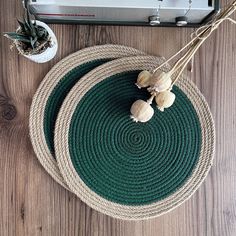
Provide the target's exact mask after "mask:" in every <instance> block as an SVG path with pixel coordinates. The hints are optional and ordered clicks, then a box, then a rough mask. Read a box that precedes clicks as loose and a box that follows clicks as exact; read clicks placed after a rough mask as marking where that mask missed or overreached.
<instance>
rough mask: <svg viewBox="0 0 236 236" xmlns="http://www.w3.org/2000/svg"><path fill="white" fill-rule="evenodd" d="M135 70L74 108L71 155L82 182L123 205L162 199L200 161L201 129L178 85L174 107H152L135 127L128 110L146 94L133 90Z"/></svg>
mask: <svg viewBox="0 0 236 236" xmlns="http://www.w3.org/2000/svg"><path fill="white" fill-rule="evenodd" d="M138 73H139V72H138V71H131V72H126V73H122V74H118V75H114V76H112V77H110V78H107V79H105V80H103V81H102V82H100V83H98V84H97V85H95V86H94V87H93V88H92V89H91V90H90V91H89V92H87V93H86V94H85V96H84V97H83V98H82V100H81V101H80V102H79V104H78V106H77V107H76V110H75V113H74V114H73V117H72V120H71V124H70V130H69V140H68V142H69V151H70V156H71V159H72V163H73V165H74V168H75V170H76V171H77V173H78V175H79V176H80V178H81V179H82V180H83V181H84V183H85V184H86V185H87V186H88V187H89V188H90V189H91V190H93V191H94V192H96V193H97V194H98V195H100V196H102V197H103V198H105V199H107V200H110V201H113V202H116V203H120V204H124V205H145V204H149V203H153V202H157V201H159V200H161V199H164V198H166V197H168V196H169V195H171V194H172V193H173V192H175V191H176V190H177V189H179V188H180V187H181V186H183V184H184V183H185V182H186V180H187V179H188V178H189V177H190V176H191V173H192V172H193V169H194V167H195V165H196V163H197V161H198V159H199V155H200V148H201V127H200V122H199V119H198V116H197V114H196V111H195V109H194V107H193V105H192V103H191V102H190V100H189V99H188V98H187V96H186V95H185V94H184V93H183V92H182V91H181V90H180V89H179V88H178V87H176V86H174V88H173V92H174V93H175V95H176V101H175V103H174V105H173V106H172V107H170V108H168V109H166V110H165V111H164V112H160V111H159V110H158V109H157V108H155V103H154V104H153V107H154V109H155V114H154V117H153V118H152V119H151V120H150V121H149V122H147V123H134V122H133V121H132V120H131V119H130V117H129V114H130V111H129V110H130V107H131V105H132V103H133V102H134V101H135V100H137V99H143V100H147V99H148V98H149V93H147V92H146V91H145V90H139V89H138V88H137V87H136V86H135V81H136V79H137V75H138Z"/></svg>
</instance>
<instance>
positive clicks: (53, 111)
mask: <svg viewBox="0 0 236 236" xmlns="http://www.w3.org/2000/svg"><path fill="white" fill-rule="evenodd" d="M110 60H111V59H99V60H94V61H91V62H87V63H84V64H82V65H80V66H78V67H76V68H74V69H72V70H71V71H70V72H69V73H67V74H66V75H65V76H64V77H63V78H62V79H61V80H60V82H59V83H58V84H57V85H56V86H55V88H54V89H53V91H52V93H51V95H50V96H49V98H48V101H47V104H46V107H45V112H44V133H45V139H46V143H47V146H48V148H49V150H50V152H51V154H52V155H53V156H55V151H54V144H53V139H54V138H53V137H54V127H55V123H56V118H57V115H58V112H59V109H60V107H61V105H62V103H63V101H64V99H65V97H66V95H67V94H68V92H69V91H70V90H71V88H72V87H73V86H74V85H75V83H76V82H77V81H78V80H79V79H80V78H81V77H82V76H84V75H85V74H86V73H88V72H89V71H91V70H92V69H94V68H95V67H97V66H99V65H101V64H103V63H105V62H107V61H110Z"/></svg>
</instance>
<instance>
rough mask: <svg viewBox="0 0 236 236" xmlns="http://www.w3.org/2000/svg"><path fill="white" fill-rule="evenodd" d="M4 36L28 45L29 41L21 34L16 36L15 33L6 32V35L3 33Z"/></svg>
mask: <svg viewBox="0 0 236 236" xmlns="http://www.w3.org/2000/svg"><path fill="white" fill-rule="evenodd" d="M4 36H5V37H7V38H9V39H11V40H18V41H21V42H25V43H30V39H29V38H28V37H27V36H25V35H23V34H18V33H15V32H6V33H4Z"/></svg>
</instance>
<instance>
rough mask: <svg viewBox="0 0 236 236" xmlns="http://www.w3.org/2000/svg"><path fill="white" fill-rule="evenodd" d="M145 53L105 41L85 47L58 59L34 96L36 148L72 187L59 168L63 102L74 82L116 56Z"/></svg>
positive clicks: (46, 165) (32, 130) (54, 174)
mask: <svg viewBox="0 0 236 236" xmlns="http://www.w3.org/2000/svg"><path fill="white" fill-rule="evenodd" d="M134 55H144V53H143V52H140V51H138V50H136V49H134V48H130V47H126V46H121V45H102V46H95V47H90V48H85V49H83V50H80V51H78V52H76V53H73V54H71V55H69V56H68V57H66V58H64V59H63V60H61V61H60V62H59V63H57V64H56V65H55V66H54V67H53V68H52V69H51V70H50V71H49V72H48V74H47V75H46V76H45V78H44V79H43V81H42V82H41V84H40V86H39V88H38V90H37V92H36V93H35V95H34V97H33V102H32V105H31V110H30V124H29V128H30V137H31V141H32V145H33V148H34V151H35V153H36V156H37V158H38V159H39V161H40V163H41V164H42V165H43V167H44V168H45V169H46V171H47V172H48V173H49V174H50V175H51V176H52V177H53V178H54V179H55V180H56V181H57V182H58V183H60V184H61V185H62V186H64V187H65V188H67V189H68V187H67V185H66V183H65V182H64V180H63V178H62V176H61V174H60V171H59V169H58V166H57V163H56V159H55V155H54V144H53V133H54V125H55V121H56V117H57V114H58V111H59V109H60V106H61V104H62V102H63V100H64V98H65V96H66V95H67V93H68V92H69V91H70V89H71V88H72V87H73V85H74V84H75V83H76V82H77V81H78V80H79V79H80V78H81V77H82V76H83V75H85V74H86V73H87V72H89V71H90V70H92V69H94V68H95V67H96V66H99V65H101V64H103V63H105V62H107V61H111V60H112V59H115V58H120V57H128V56H134Z"/></svg>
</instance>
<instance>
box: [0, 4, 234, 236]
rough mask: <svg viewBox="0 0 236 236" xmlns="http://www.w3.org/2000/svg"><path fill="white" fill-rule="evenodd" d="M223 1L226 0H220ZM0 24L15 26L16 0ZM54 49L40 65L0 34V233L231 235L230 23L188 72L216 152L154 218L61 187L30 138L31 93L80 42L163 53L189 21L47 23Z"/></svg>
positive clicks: (184, 33) (184, 35)
mask: <svg viewBox="0 0 236 236" xmlns="http://www.w3.org/2000/svg"><path fill="white" fill-rule="evenodd" d="M222 2H223V4H226V2H229V1H222ZM0 13H1V22H0V32H4V31H13V30H15V29H16V26H17V23H16V17H19V18H20V17H21V14H22V9H21V1H13V0H8V1H4V0H1V1H0ZM51 27H52V29H53V30H54V32H55V34H56V36H57V38H58V41H59V50H58V53H57V56H56V58H55V59H54V60H52V61H51V62H49V63H46V64H43V65H40V64H35V63H33V62H30V61H29V60H27V59H25V58H23V57H22V56H19V55H18V54H17V52H16V50H14V51H13V52H11V51H10V49H9V41H8V40H7V39H5V38H3V37H2V36H1V37H0V51H1V55H0V62H1V63H0V235H1V236H12V235H17V236H28V235H29V236H32V235H33V236H36V235H45V236H51V235H52V236H67V235H68V236H73V235H79V236H83V235H100V236H113V235H117V236H118V235H119V236H120V235H125V236H126V235H127V236H133V235H135V236H141V235H143V236H151V235H152V236H154V235H155V236H162V235H163V236H176V235H179V236H205V235H209V236H210V235H211V236H218V235H219V236H226V235H227V236H234V235H236V139H235V137H236V27H235V26H234V25H232V24H230V23H224V25H223V26H222V27H220V29H218V30H217V32H215V33H214V34H213V35H212V36H211V38H210V39H209V40H208V41H207V42H206V43H205V44H204V45H203V46H202V47H201V49H200V50H199V52H198V53H197V55H196V57H195V61H194V71H193V73H190V72H188V73H189V76H190V77H191V79H192V80H193V81H194V82H195V83H196V84H197V86H198V87H199V88H200V90H201V91H202V93H203V94H204V95H205V97H206V99H207V101H208V103H209V105H210V108H211V111H212V113H213V116H214V119H215V124H216V131H217V142H216V155H215V161H214V166H213V167H212V169H211V171H210V173H209V175H208V177H207V179H206V181H205V182H204V184H203V185H202V186H201V187H200V189H199V190H198V191H197V192H196V193H195V195H194V196H193V197H192V198H191V199H190V200H189V201H187V202H186V203H185V204H183V205H182V206H180V207H178V208H177V209H175V210H173V211H172V212H170V213H168V214H166V215H164V216H161V217H159V218H156V219H153V220H148V221H139V222H125V221H120V220H116V219H112V218H110V217H108V216H105V215H103V214H100V213H98V212H96V211H94V210H92V209H91V208H89V207H88V206H86V205H85V204H84V203H83V202H81V201H80V200H79V199H78V198H77V197H76V196H75V195H73V194H72V193H70V192H68V191H66V190H65V189H63V188H62V187H61V186H60V185H59V184H57V183H56V182H55V181H54V180H53V179H52V178H51V177H50V176H49V175H48V174H47V173H46V172H45V171H44V169H43V168H42V167H41V165H40V164H39V162H38V161H37V158H36V156H35V154H34V152H33V149H32V146H31V143H30V139H29V129H28V120H29V109H30V104H31V100H32V96H33V94H34V92H35V91H36V89H37V87H38V85H39V83H40V81H41V80H42V79H43V77H44V76H45V75H46V73H47V72H48V71H49V70H50V68H51V67H52V66H53V65H54V64H55V63H56V62H58V61H59V60H61V59H62V58H63V57H65V56H67V55H69V54H70V53H72V52H75V51H77V50H79V49H81V48H84V47H88V46H92V45H98V44H106V43H113V44H123V45H128V46H132V47H135V48H138V49H140V50H143V51H145V52H147V53H149V54H153V55H163V56H165V57H169V56H170V55H172V54H173V53H174V52H176V51H177V50H178V49H180V48H181V47H182V46H183V45H185V44H186V43H187V42H188V40H189V36H190V33H191V32H192V31H193V29H186V28H181V29H180V28H150V27H125V26H88V25H84V26H79V25H51Z"/></svg>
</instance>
